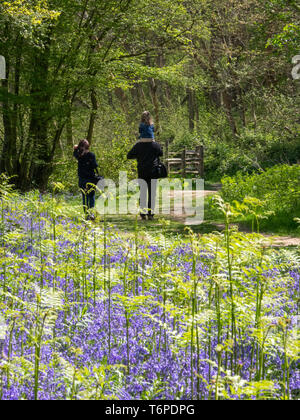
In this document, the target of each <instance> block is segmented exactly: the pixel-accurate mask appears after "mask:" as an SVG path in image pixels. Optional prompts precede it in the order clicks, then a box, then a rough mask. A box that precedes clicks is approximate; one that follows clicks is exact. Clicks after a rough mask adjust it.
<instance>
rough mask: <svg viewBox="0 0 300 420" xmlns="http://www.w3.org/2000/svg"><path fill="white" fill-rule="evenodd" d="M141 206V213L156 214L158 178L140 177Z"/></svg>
mask: <svg viewBox="0 0 300 420" xmlns="http://www.w3.org/2000/svg"><path fill="white" fill-rule="evenodd" d="M139 184H140V208H141V215H146V214H147V213H148V215H152V216H153V215H154V211H155V203H156V192H157V179H153V180H152V179H151V178H148V177H147V178H146V177H143V178H140V179H139Z"/></svg>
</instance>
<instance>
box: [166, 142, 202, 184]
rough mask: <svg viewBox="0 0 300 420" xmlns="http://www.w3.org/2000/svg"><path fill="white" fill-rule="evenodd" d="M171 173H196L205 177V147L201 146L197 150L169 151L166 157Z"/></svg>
mask: <svg viewBox="0 0 300 420" xmlns="http://www.w3.org/2000/svg"><path fill="white" fill-rule="evenodd" d="M166 164H167V166H168V171H169V174H170V175H181V177H183V178H185V177H186V175H196V176H199V177H201V178H204V148H203V146H199V147H197V148H196V150H186V149H185V150H183V151H182V153H175V152H168V156H167V159H166Z"/></svg>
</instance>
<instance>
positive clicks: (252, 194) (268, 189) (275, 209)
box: [222, 165, 300, 221]
mask: <svg viewBox="0 0 300 420" xmlns="http://www.w3.org/2000/svg"><path fill="white" fill-rule="evenodd" d="M222 184H223V187H222V197H223V198H224V199H225V200H227V201H229V202H231V203H233V202H234V201H238V202H240V203H243V204H244V205H246V206H248V207H249V203H250V204H251V203H252V204H251V206H252V207H253V204H255V201H257V205H258V206H259V208H260V210H259V214H266V213H267V214H268V213H269V212H272V213H273V214H274V215H276V216H280V215H284V217H285V218H286V219H290V221H292V219H293V217H295V216H296V215H297V214H299V211H300V166H299V165H294V166H288V165H277V166H274V167H273V168H270V169H268V170H266V171H261V172H259V173H253V174H250V175H249V174H243V173H241V172H239V173H238V174H237V175H236V176H234V177H229V176H226V177H224V178H223V179H222ZM255 213H256V214H257V212H256V211H255Z"/></svg>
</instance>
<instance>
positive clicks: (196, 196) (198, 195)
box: [169, 188, 300, 247]
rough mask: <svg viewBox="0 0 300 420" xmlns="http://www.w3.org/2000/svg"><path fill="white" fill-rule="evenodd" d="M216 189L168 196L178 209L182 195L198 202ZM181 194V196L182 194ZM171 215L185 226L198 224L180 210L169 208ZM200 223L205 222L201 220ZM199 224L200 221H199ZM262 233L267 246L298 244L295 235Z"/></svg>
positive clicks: (299, 242)
mask: <svg viewBox="0 0 300 420" xmlns="http://www.w3.org/2000/svg"><path fill="white" fill-rule="evenodd" d="M218 189H219V188H218ZM216 192H217V191H216V190H214V191H213V190H206V191H184V192H182V191H171V192H170V195H169V196H170V198H171V199H172V200H173V199H174V203H175V205H176V204H177V205H178V207H179V209H180V207H181V208H182V200H183V197H184V199H187V200H192V199H193V200H194V201H195V200H198V201H197V203H200V200H201V199H202V200H204V199H205V197H208V196H211V195H214V194H216ZM182 194H183V196H182ZM171 217H172V219H174V220H175V221H177V222H179V223H182V224H184V225H186V226H191V227H192V226H199V221H197V220H196V221H195V222H193V221H192V220H189V221H188V219H189V218H191V214H187V213H185V212H184V210H183V212H182V211H181V212H180V211H178V210H177V212H176V211H174V209H173V210H171ZM202 223H205V221H204V222H202ZM200 224H201V223H200ZM211 226H213V227H215V229H216V230H224V229H225V225H223V224H218V223H211ZM238 227H239V230H240V231H241V232H245V233H250V232H249V231H248V232H247V231H246V230H245V229H244V228H243V227H241V226H238ZM262 235H263V236H264V237H265V238H266V239H267V241H266V243H267V244H268V245H269V246H274V247H289V246H300V238H296V237H292V236H273V235H270V234H264V233H262Z"/></svg>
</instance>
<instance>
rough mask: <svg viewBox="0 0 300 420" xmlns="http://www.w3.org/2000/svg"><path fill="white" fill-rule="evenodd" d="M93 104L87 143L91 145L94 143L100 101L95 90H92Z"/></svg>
mask: <svg viewBox="0 0 300 420" xmlns="http://www.w3.org/2000/svg"><path fill="white" fill-rule="evenodd" d="M91 102H92V112H91V115H90V122H89V129H88V135H87V141H88V142H89V143H90V145H91V144H92V142H93V134H94V128H95V122H96V118H97V112H98V100H97V93H96V90H95V89H92V90H91Z"/></svg>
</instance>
